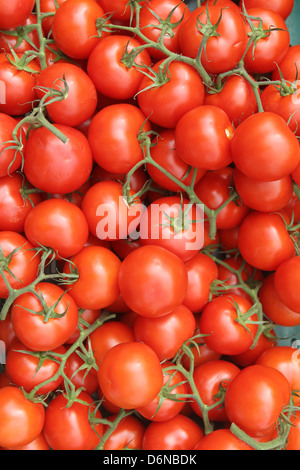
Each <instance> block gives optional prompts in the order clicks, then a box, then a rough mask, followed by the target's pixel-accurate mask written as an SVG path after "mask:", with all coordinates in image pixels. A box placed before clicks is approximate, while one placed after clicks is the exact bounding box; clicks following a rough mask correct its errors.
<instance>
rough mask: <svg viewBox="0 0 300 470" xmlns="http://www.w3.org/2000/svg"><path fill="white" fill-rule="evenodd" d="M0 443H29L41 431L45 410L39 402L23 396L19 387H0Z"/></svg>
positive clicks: (12, 444)
mask: <svg viewBox="0 0 300 470" xmlns="http://www.w3.org/2000/svg"><path fill="white" fill-rule="evenodd" d="M0 416H1V430H0V445H1V447H6V448H8V447H18V446H23V445H26V444H29V443H30V442H31V441H33V440H34V439H36V438H37V437H38V436H39V434H40V433H41V432H42V429H43V426H44V421H45V410H44V406H43V405H42V404H41V403H34V402H31V401H30V400H28V399H27V398H25V396H24V394H23V392H22V390H21V389H19V388H18V387H15V386H7V387H4V388H1V389H0Z"/></svg>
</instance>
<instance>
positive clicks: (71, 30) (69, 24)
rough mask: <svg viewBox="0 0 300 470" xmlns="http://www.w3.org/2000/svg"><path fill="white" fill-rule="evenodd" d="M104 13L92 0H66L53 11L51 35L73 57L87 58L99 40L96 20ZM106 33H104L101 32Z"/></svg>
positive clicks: (60, 47)
mask: <svg viewBox="0 0 300 470" xmlns="http://www.w3.org/2000/svg"><path fill="white" fill-rule="evenodd" d="M103 15H104V11H103V9H102V7H101V6H100V5H99V3H97V2H95V1H94V0H67V1H65V2H63V3H62V4H61V5H60V6H59V8H58V10H57V11H56V13H55V16H54V18H53V23H52V35H53V38H54V42H55V43H56V45H57V46H58V48H59V49H60V50H61V51H62V52H64V53H65V54H66V55H67V56H69V57H71V58H73V59H87V58H88V56H89V55H90V53H91V52H92V50H93V49H94V47H95V46H96V45H97V44H98V42H99V41H100V37H99V35H98V33H97V29H96V20H97V19H98V18H101V17H102V16H103ZM103 35H106V33H102V37H103Z"/></svg>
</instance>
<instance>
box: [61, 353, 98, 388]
mask: <svg viewBox="0 0 300 470" xmlns="http://www.w3.org/2000/svg"><path fill="white" fill-rule="evenodd" d="M80 353H81V351H80V349H79V350H78V354H77V350H75V351H74V352H72V354H70V356H69V357H68V359H67V360H66V366H65V369H64V372H65V374H66V376H67V377H68V378H69V379H70V381H71V382H72V383H73V384H74V385H75V388H76V390H78V389H79V388H81V389H82V391H84V392H85V393H88V394H89V395H93V393H95V392H96V390H97V388H98V380H97V375H96V370H95V369H93V368H92V369H91V370H89V369H87V368H86V367H85V365H86V363H85V361H84V360H83V359H82V358H81V357H80V355H79V354H80Z"/></svg>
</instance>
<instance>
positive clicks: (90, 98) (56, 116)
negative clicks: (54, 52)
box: [37, 62, 98, 127]
mask: <svg viewBox="0 0 300 470" xmlns="http://www.w3.org/2000/svg"><path fill="white" fill-rule="evenodd" d="M63 80H65V82H66V85H67V87H68V91H67V96H66V98H65V99H63V100H60V101H56V102H54V103H52V104H47V103H48V102H49V101H50V99H51V98H48V99H47V100H46V108H47V111H48V113H49V116H50V118H51V119H52V121H54V122H55V123H57V124H64V125H66V126H70V127H71V126H72V127H75V126H78V125H79V124H82V123H83V122H85V121H86V120H87V119H89V118H91V117H92V116H93V114H94V112H95V110H96V106H97V103H98V96H97V91H96V87H95V85H94V83H93V81H92V80H91V79H90V77H89V76H88V74H87V73H86V72H84V70H82V69H81V68H80V67H79V66H78V65H74V64H69V63H61V62H58V63H56V64H53V65H50V66H49V67H46V68H45V69H44V70H42V72H41V73H40V74H39V77H38V79H37V86H38V87H39V88H37V95H38V98H39V99H42V98H43V96H44V94H45V91H44V90H43V88H44V87H45V89H46V88H52V89H54V90H62V91H64V90H65V83H64V81H63ZM83 90H84V93H83Z"/></svg>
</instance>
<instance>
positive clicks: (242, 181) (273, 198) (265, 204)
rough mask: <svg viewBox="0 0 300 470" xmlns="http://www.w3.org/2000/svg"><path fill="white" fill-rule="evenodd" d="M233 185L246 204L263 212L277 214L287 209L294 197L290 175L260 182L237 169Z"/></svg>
mask: <svg viewBox="0 0 300 470" xmlns="http://www.w3.org/2000/svg"><path fill="white" fill-rule="evenodd" d="M233 183H234V186H235V189H236V190H237V192H238V194H239V196H240V197H241V199H242V201H243V202H244V204H246V205H247V206H248V207H250V208H251V209H254V210H257V211H262V212H276V211H278V210H280V209H283V208H284V207H286V206H287V205H288V204H289V202H290V200H291V198H292V195H293V184H292V179H291V177H290V175H287V176H285V177H283V178H281V179H279V180H274V181H260V180H257V179H254V178H252V177H251V176H246V175H244V174H243V173H242V172H241V171H240V170H239V169H238V168H235V170H234V175H233Z"/></svg>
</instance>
